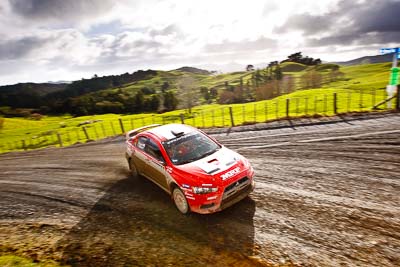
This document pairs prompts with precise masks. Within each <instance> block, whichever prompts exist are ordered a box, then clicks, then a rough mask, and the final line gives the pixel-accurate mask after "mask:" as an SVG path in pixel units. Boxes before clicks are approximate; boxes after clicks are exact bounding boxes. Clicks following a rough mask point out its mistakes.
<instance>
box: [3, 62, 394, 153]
mask: <svg viewBox="0 0 400 267" xmlns="http://www.w3.org/2000/svg"><path fill="white" fill-rule="evenodd" d="M389 69H390V64H387V63H383V64H370V65H360V66H353V67H344V68H342V69H341V71H343V72H344V73H345V75H346V77H347V78H346V80H342V81H338V82H333V83H330V84H325V85H323V87H322V88H318V89H309V90H299V91H295V92H293V93H291V94H287V95H282V96H279V97H277V98H275V99H271V100H264V101H259V102H252V103H246V104H232V105H218V104H210V105H201V106H197V107H194V108H193V109H192V113H191V114H189V113H187V111H186V110H175V111H172V112H167V113H163V114H154V113H149V114H134V115H119V114H104V115H94V116H83V117H75V118H74V117H71V116H70V115H65V116H57V117H52V116H48V117H44V118H42V119H41V120H39V121H35V120H31V119H22V118H4V122H3V128H2V129H1V130H0V152H8V151H13V150H23V149H36V148H44V147H49V146H60V141H61V143H62V145H63V146H68V145H72V144H76V143H79V142H80V143H83V142H87V140H97V139H102V138H105V137H110V136H115V135H118V134H122V132H124V131H125V132H126V131H128V130H130V129H134V128H137V127H141V126H144V125H148V124H154V123H158V124H166V123H174V122H176V123H180V122H181V115H180V114H183V117H184V121H185V123H186V124H190V125H193V126H196V127H200V128H208V127H229V126H231V119H230V108H232V114H233V118H234V124H235V125H241V124H249V123H256V122H266V121H271V120H277V119H281V118H286V117H287V106H286V105H287V99H289V114H288V115H289V116H290V117H301V116H312V115H316V114H318V115H322V116H331V115H334V96H333V95H334V93H336V95H337V113H348V112H355V111H356V112H364V111H370V110H371V109H372V107H373V106H374V105H375V104H376V103H378V102H379V101H382V100H383V99H385V98H386V92H385V89H384V88H385V86H386V84H387V81H388V79H389ZM301 73H302V71H301V72H299V73H297V75H300V74H301ZM246 75H247V76H248V74H246V73H241V72H239V73H232V74H229V75H228V76H229V77H228V78H229V79H230V80H238V79H240V77H243V76H245V77H247V76H246ZM207 79H209V81H207V82H206V83H207V84H211V83H213V84H217V83H223V80H224V79H223V76H221V75H217V76H211V77H209V78H207ZM147 82H149V81H147ZM385 107H386V105H383V106H381V107H380V108H385ZM85 122H87V124H83V123H85ZM121 124H122V127H121Z"/></svg>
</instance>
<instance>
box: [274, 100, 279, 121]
mask: <svg viewBox="0 0 400 267" xmlns="http://www.w3.org/2000/svg"><path fill="white" fill-rule="evenodd" d="M275 102H276V107H275V117H276V119H278V116H279V115H278V112H279V101H278V99H277V100H276V101H275Z"/></svg>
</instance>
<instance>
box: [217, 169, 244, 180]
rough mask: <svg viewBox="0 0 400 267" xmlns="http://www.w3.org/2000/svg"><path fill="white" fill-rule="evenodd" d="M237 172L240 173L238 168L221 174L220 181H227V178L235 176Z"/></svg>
mask: <svg viewBox="0 0 400 267" xmlns="http://www.w3.org/2000/svg"><path fill="white" fill-rule="evenodd" d="M239 172H240V167H236V168H235V169H233V170H230V171H228V172H226V173H224V174H222V175H221V179H222V180H223V181H225V180H226V179H229V178H231V177H233V176H235V175H236V174H238V173H239Z"/></svg>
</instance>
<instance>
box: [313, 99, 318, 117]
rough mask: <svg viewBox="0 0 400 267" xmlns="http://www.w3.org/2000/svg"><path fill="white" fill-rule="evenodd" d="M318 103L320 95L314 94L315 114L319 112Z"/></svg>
mask: <svg viewBox="0 0 400 267" xmlns="http://www.w3.org/2000/svg"><path fill="white" fill-rule="evenodd" d="M317 105H318V97H317V96H314V114H318V108H317Z"/></svg>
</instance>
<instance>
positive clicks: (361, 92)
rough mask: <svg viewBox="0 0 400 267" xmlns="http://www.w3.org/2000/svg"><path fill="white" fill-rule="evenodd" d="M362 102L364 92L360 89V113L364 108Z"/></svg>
mask: <svg viewBox="0 0 400 267" xmlns="http://www.w3.org/2000/svg"><path fill="white" fill-rule="evenodd" d="M362 102H363V90H361V89H360V103H359V105H360V111H362V107H363V105H362Z"/></svg>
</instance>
